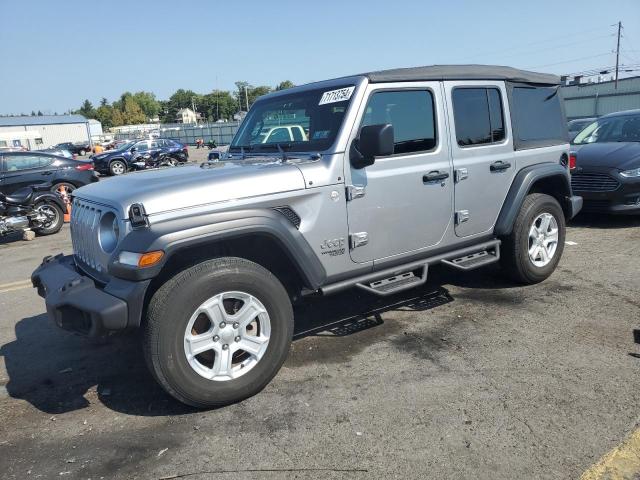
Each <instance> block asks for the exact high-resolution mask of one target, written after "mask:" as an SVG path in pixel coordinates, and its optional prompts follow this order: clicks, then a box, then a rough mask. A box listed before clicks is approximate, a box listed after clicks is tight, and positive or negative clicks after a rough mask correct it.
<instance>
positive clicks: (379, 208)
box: [346, 82, 453, 262]
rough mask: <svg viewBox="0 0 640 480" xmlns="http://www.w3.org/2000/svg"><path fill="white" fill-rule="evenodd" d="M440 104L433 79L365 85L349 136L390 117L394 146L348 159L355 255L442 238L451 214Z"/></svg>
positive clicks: (379, 254)
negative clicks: (370, 160)
mask: <svg viewBox="0 0 640 480" xmlns="http://www.w3.org/2000/svg"><path fill="white" fill-rule="evenodd" d="M438 105H442V102H441V90H440V85H439V83H438V82H420V83H416V84H413V83H412V84H410V85H408V84H406V83H399V84H388V85H381V84H373V85H369V87H367V92H366V95H365V100H364V101H363V104H362V105H361V107H360V112H359V116H358V118H359V120H358V122H357V125H358V127H357V129H354V132H352V137H353V138H352V142H353V141H357V140H355V138H356V137H357V136H358V135H359V131H360V128H361V127H363V126H366V125H376V124H389V123H390V124H391V125H393V128H394V143H395V149H394V150H395V152H394V154H393V155H390V156H388V157H379V158H376V159H375V163H374V164H373V165H370V166H368V167H366V168H363V169H355V168H353V167H350V164H349V163H347V168H349V170H348V175H349V176H350V178H348V180H349V181H350V183H351V185H352V186H356V187H358V188H359V189H360V190H358V193H356V190H353V188H351V192H352V193H351V198H352V199H351V200H350V201H348V203H347V214H348V221H349V232H350V235H351V237H350V238H351V242H352V243H351V246H352V248H351V258H352V260H353V261H355V262H368V261H371V260H377V259H382V258H385V257H392V256H398V255H403V254H405V253H409V252H414V251H416V250H420V249H426V248H428V247H433V246H436V245H438V244H439V243H440V242H441V241H442V238H443V236H444V233H445V231H446V229H447V226H448V225H449V223H450V221H451V218H452V213H453V212H452V210H453V188H452V185H453V183H452V166H451V162H450V159H449V154H448V147H447V144H446V141H447V140H446V139H447V137H446V136H445V135H443V134H442V132H444V130H445V127H444V125H445V123H444V121H443V119H444V113H443V112H442V109H440V108H438V107H437V106H438ZM346 161H347V162H349V158H348V154H347V159H346ZM363 239H366V241H367V243H366V244H363ZM356 240H359V241H356ZM358 243H359V244H360V245H356V244H358Z"/></svg>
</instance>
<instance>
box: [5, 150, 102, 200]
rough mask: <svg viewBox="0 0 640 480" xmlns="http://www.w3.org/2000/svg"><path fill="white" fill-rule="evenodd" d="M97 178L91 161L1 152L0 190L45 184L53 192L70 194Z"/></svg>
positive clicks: (10, 190)
mask: <svg viewBox="0 0 640 480" xmlns="http://www.w3.org/2000/svg"><path fill="white" fill-rule="evenodd" d="M97 181H98V176H97V175H96V173H95V172H94V170H93V164H92V163H91V162H83V161H80V160H72V159H70V158H65V157H61V156H58V155H50V154H46V153H38V152H0V192H2V193H4V194H5V195H9V194H11V193H13V192H15V191H16V190H19V189H21V188H23V187H29V186H32V185H38V184H45V183H50V184H51V185H52V186H51V190H52V191H57V192H59V193H66V194H69V193H71V192H72V191H73V190H75V189H76V188H78V187H82V186H84V185H87V184H89V183H92V182H97Z"/></svg>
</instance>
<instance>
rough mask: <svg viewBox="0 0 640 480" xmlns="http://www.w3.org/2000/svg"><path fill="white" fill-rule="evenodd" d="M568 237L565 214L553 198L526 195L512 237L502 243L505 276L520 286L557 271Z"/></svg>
mask: <svg viewBox="0 0 640 480" xmlns="http://www.w3.org/2000/svg"><path fill="white" fill-rule="evenodd" d="M565 234H566V227H565V219H564V213H563V211H562V208H561V207H560V204H559V203H558V201H557V200H556V199H555V198H553V197H552V196H550V195H545V194H542V193H533V194H529V195H527V197H526V198H525V200H524V202H522V206H521V207H520V212H519V213H518V216H517V217H516V220H515V222H514V225H513V230H512V231H511V234H509V235H508V236H506V237H505V238H503V239H502V249H501V261H502V266H503V268H504V270H505V272H506V273H507V274H508V275H509V276H510V277H512V278H513V279H514V280H516V281H517V282H519V283H524V284H533V283H538V282H541V281H543V280H545V279H546V278H548V277H549V276H550V275H551V274H552V273H553V271H554V270H555V269H556V266H557V265H558V262H559V261H560V257H561V256H562V251H563V250H564V239H565Z"/></svg>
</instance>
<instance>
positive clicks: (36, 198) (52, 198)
mask: <svg viewBox="0 0 640 480" xmlns="http://www.w3.org/2000/svg"><path fill="white" fill-rule="evenodd" d="M32 202H33V204H34V205H35V204H36V203H41V202H49V203H55V204H56V205H58V206H59V207H60V208H61V209H62V211H63V212H64V211H65V209H66V208H67V207H66V205H65V203H64V200H63V199H62V197H61V196H60V195H58V194H57V193H53V192H35V193H34V194H33V200H32Z"/></svg>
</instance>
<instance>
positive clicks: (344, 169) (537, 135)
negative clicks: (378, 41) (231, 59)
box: [31, 65, 582, 407]
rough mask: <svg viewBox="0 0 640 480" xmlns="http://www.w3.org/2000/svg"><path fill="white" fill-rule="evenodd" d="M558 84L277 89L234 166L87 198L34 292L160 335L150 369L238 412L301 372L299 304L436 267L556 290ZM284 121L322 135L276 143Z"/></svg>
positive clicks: (478, 74) (499, 70) (522, 79)
mask: <svg viewBox="0 0 640 480" xmlns="http://www.w3.org/2000/svg"><path fill="white" fill-rule="evenodd" d="M559 85H560V78H559V77H557V76H554V75H547V74H539V73H533V72H527V71H521V70H516V69H511V68H506V67H489V66H476V65H467V66H434V67H420V68H408V69H398V70H390V71H382V72H371V73H368V74H361V75H355V76H351V77H343V78H338V79H334V80H328V81H324V82H317V83H313V84H311V85H305V86H301V87H294V88H289V89H287V90H283V91H278V92H273V93H270V94H268V95H266V96H263V97H261V98H260V99H258V100H257V101H256V102H255V103H254V104H253V106H252V107H251V109H250V111H249V113H248V114H247V116H246V118H245V119H244V122H243V124H242V126H241V127H240V129H239V131H238V132H237V134H236V135H235V137H234V139H233V141H232V143H231V146H230V149H229V152H228V153H227V154H225V157H224V158H223V159H222V161H220V162H204V163H202V164H201V165H196V164H192V165H189V166H184V167H182V168H172V169H160V170H151V171H147V172H141V173H139V174H136V175H130V176H125V177H123V178H120V179H118V180H117V181H108V182H101V183H98V184H95V185H90V186H88V187H85V188H83V189H81V190H79V191H77V192H76V195H75V196H74V207H73V211H72V218H71V226H72V229H71V235H72V240H73V246H74V255H67V256H63V255H62V254H61V255H58V256H56V257H50V258H48V259H45V261H44V262H43V264H42V265H41V266H40V267H39V268H38V269H37V270H36V271H35V272H34V273H33V275H32V277H31V278H32V281H33V284H34V286H35V287H37V289H38V293H39V294H40V295H41V296H43V297H45V298H46V300H45V301H46V305H47V312H48V314H49V315H50V318H51V319H52V320H53V321H54V322H55V324H56V325H58V326H59V327H61V328H66V329H69V330H73V331H77V332H82V333H85V334H88V335H100V334H101V333H103V332H108V331H114V330H133V329H135V328H137V327H140V326H143V327H144V328H143V331H142V335H141V337H142V344H143V351H144V355H145V357H146V361H147V365H148V366H149V367H150V369H151V372H152V374H153V375H154V376H155V378H156V379H157V380H158V382H159V383H160V385H162V387H163V388H164V389H165V390H166V391H167V392H168V393H169V394H171V395H173V396H174V397H175V398H177V399H178V400H180V401H182V402H184V403H186V404H189V405H193V406H196V407H214V406H220V405H224V404H228V403H233V402H237V401H239V400H242V399H244V398H246V397H248V396H250V395H253V394H255V393H257V392H259V391H260V390H261V389H262V388H264V387H265V386H266V385H267V384H268V383H269V381H270V380H271V379H272V378H273V377H274V376H275V375H276V373H277V372H278V370H279V369H280V367H281V366H282V364H283V362H284V361H285V359H286V357H287V353H288V351H289V346H290V344H291V338H292V335H293V331H294V311H293V308H292V300H293V299H301V298H303V297H304V296H306V295H316V296H320V295H329V294H333V293H336V292H340V291H344V290H347V289H349V288H355V289H359V290H361V291H363V292H367V293H368V294H371V295H378V296H386V295H391V294H395V293H397V292H400V291H403V290H408V289H411V288H415V287H419V286H421V285H424V283H425V282H426V280H427V276H428V273H429V270H430V268H431V266H435V265H443V266H446V267H448V268H452V269H455V270H456V271H458V272H459V273H460V274H463V273H465V272H467V271H470V270H473V269H476V268H480V267H483V266H487V265H491V264H495V263H498V262H500V263H501V264H502V267H503V269H504V271H505V273H507V274H508V275H510V276H511V277H512V278H513V279H514V280H515V281H516V282H518V283H521V284H534V283H537V282H541V281H543V280H545V279H546V278H547V277H549V276H550V275H551V274H552V273H553V271H554V270H555V268H556V266H557V264H558V262H559V261H560V257H561V255H562V252H563V248H564V244H565V220H566V219H570V218H572V217H573V216H574V215H575V214H576V213H577V212H578V211H579V210H580V207H581V205H582V199H581V198H580V197H576V196H574V195H573V194H572V191H571V183H570V178H569V168H568V161H569V143H568V140H567V128H566V120H565V118H564V114H563V109H562V104H561V99H560V96H559V95H558V86H559ZM274 118H296V120H299V121H300V123H301V124H303V125H309V127H310V131H309V134H308V135H305V137H304V138H303V139H300V140H299V141H295V140H294V141H286V142H284V143H283V142H280V141H278V140H277V139H275V138H274V139H272V141H268V142H263V141H262V139H260V131H261V129H262V125H264V123H265V122H266V121H272V119H274ZM87 212H89V213H87ZM63 287H64V291H62V289H63ZM143 315H144V318H143Z"/></svg>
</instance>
